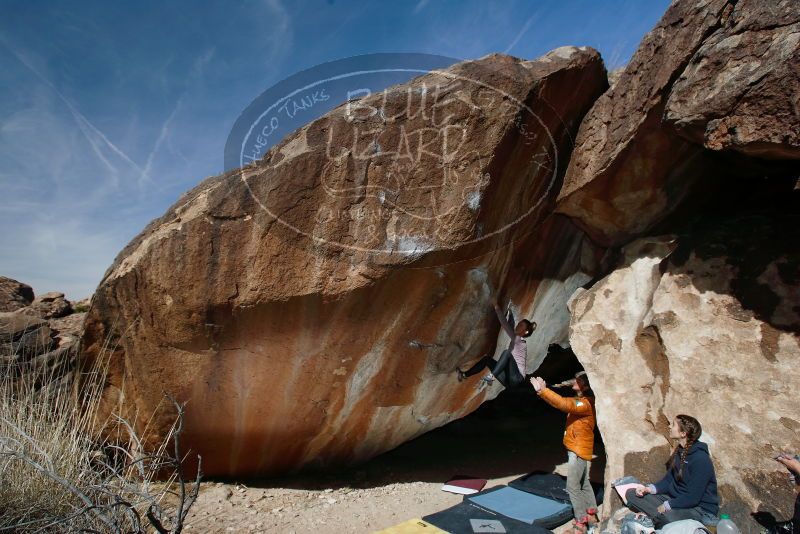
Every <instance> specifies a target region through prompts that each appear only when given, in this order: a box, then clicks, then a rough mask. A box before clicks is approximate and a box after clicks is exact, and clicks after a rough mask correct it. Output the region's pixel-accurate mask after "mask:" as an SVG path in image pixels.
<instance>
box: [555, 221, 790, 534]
mask: <svg viewBox="0 0 800 534" xmlns="http://www.w3.org/2000/svg"><path fill="white" fill-rule="evenodd" d="M570 309H571V311H572V323H571V325H570V341H571V344H572V348H573V350H574V351H575V353H576V355H577V356H578V358H579V360H580V361H581V363H582V364H583V365H584V366H585V368H586V370H587V373H588V374H589V376H590V378H591V381H592V385H593V388H594V390H595V392H596V394H597V416H598V427H599V430H600V432H601V433H602V436H603V441H604V444H605V450H606V452H607V455H608V459H607V464H606V465H607V468H606V476H605V478H606V480H613V479H615V478H618V477H620V476H623V475H637V476H639V477H641V478H642V479H644V480H649V481H654V480H657V479H658V478H660V477H661V476H662V475H663V473H664V461H665V460H666V457H667V454H668V452H669V449H670V443H669V440H668V439H667V438H668V434H669V432H668V425H669V422H670V421H671V420H672V418H674V417H675V416H676V415H677V414H680V413H686V414H689V415H692V416H694V417H696V418H697V419H698V420H699V421H700V423H701V424H702V426H703V429H704V436H703V440H704V441H706V442H707V443H709V446H710V449H711V453H712V458H713V461H714V464H715V467H716V470H717V478H718V485H719V491H720V494H721V497H722V512H728V513H730V514H731V515H732V517H733V518H734V520H735V521H736V523H737V524H738V525H739V526H740V527H742V528H743V531H745V532H758V531H759V527H758V525H756V523H755V522H754V521H753V519H752V517H750V513H752V512H756V511H761V512H765V513H770V514H772V515H773V516H774V517H777V518H779V519H786V518H788V517H791V515H792V502H793V499H794V493H793V491H792V486H791V484H790V483H789V481H788V477H787V472H786V470H785V469H784V468H782V467H781V466H780V465H778V464H777V463H776V462H775V461H774V460H773V459H772V457H773V456H774V455H775V454H777V453H779V452H781V451H798V450H800V437H798V430H800V418H799V417H798V414H800V399H798V397H797V395H795V392H794V384H795V383H796V382H797V380H798V377H799V376H800V374H799V373H798V368H800V231H799V230H798V226H797V224H796V223H795V222H794V218H793V217H784V216H780V215H777V216H773V217H767V216H764V215H753V216H744V215H742V216H739V217H737V218H735V219H730V220H723V221H719V222H717V223H707V224H706V225H705V226H704V227H702V228H698V229H696V230H695V231H694V232H692V233H691V234H687V235H683V236H680V237H679V236H674V235H673V236H664V237H658V238H643V239H639V240H637V241H634V242H633V243H631V244H630V245H628V246H626V247H625V249H624V255H623V260H622V262H621V264H620V266H619V267H618V268H617V269H615V270H614V271H613V272H612V273H611V274H610V275H608V276H607V277H605V278H603V279H602V280H601V281H599V282H598V283H596V284H595V285H593V286H592V287H591V289H588V290H578V291H577V292H576V294H575V296H574V297H573V299H572V300H571V302H570ZM611 492H612V490H611V489H610V488H608V489H607V491H606V493H607V495H606V497H607V500H606V502H608V503H612V502H613V501H612V500H611V499H610V498H611ZM617 502H618V501H617ZM610 511H611V508H607V509H606V514H608V513H609V512H610Z"/></svg>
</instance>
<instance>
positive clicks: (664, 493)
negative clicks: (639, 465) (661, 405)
mask: <svg viewBox="0 0 800 534" xmlns="http://www.w3.org/2000/svg"><path fill="white" fill-rule="evenodd" d="M702 432H703V429H702V427H701V426H700V423H699V422H698V421H697V419H695V418H694V417H691V416H688V415H678V416H677V417H675V419H674V420H673V421H672V425H670V433H669V437H670V438H671V439H673V440H676V442H677V444H676V447H675V448H674V449H673V451H672V455H671V456H670V457H669V460H667V473H666V474H665V475H664V478H662V479H661V480H659V481H658V482H656V483H655V484H650V485H645V487H643V488H639V489H630V490H628V492H627V493H626V494H625V497H626V499H627V500H628V508H630V509H631V510H633V511H634V512H644V513H645V514H647V515H648V516H650V517H651V518H652V519H653V522H654V523H655V526H656V528H657V529H660V528H661V527H663V526H664V525H666V524H667V523H671V522H673V521H679V520H681V519H695V520H697V521H700V522H701V523H703V524H704V525H715V524H716V523H717V513H718V512H719V496H718V495H717V477H716V475H715V473H714V464H712V463H711V457H710V456H709V454H708V446H707V445H706V444H705V443H703V442H700V441H697V439H698V438H699V437H700V434H701V433H702Z"/></svg>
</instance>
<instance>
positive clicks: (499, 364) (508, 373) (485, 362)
mask: <svg viewBox="0 0 800 534" xmlns="http://www.w3.org/2000/svg"><path fill="white" fill-rule="evenodd" d="M483 369H489V370H490V371H491V372H492V374H493V375H494V377H495V378H497V380H498V381H499V382H500V383H501V384H503V386H505V387H506V388H513V387H516V386H519V385H520V384H522V383H523V382H525V377H524V376H522V373H520V372H519V367H518V366H517V362H516V361H514V357H513V356H512V355H511V351H510V350H507V349H506V350H504V351H503V353H502V354H501V355H500V359H499V360H497V361H495V360H494V358H492V357H491V356H484V357H483V358H481V359H480V360H478V363H476V364H475V365H473V366H472V367H470V368H469V369H467V370H466V371H464V376H472V375H475V374H478V373H480V372H481V371H482V370H483Z"/></svg>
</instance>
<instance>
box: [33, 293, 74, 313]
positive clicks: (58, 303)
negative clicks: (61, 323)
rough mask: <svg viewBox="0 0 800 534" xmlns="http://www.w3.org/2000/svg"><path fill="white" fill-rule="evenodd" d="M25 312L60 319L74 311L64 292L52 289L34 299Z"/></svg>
mask: <svg viewBox="0 0 800 534" xmlns="http://www.w3.org/2000/svg"><path fill="white" fill-rule="evenodd" d="M25 312H26V313H30V314H32V315H36V316H39V317H41V318H42V319H58V318H60V317H66V316H67V315H69V314H71V313H72V304H71V303H70V301H68V300H67V299H66V298H64V293H59V292H57V291H51V292H49V293H45V294H44V295H39V296H38V297H36V298H35V299H33V302H32V303H31V304H30V306H28V307H27V308H25Z"/></svg>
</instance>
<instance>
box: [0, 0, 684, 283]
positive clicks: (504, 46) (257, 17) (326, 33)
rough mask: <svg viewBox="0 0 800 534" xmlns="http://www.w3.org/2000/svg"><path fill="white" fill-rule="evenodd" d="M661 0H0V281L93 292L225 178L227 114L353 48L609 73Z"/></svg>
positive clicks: (662, 5)
mask: <svg viewBox="0 0 800 534" xmlns="http://www.w3.org/2000/svg"><path fill="white" fill-rule="evenodd" d="M668 4H669V2H668V1H666V0H646V1H644V0H607V1H599V0H595V1H589V0H576V1H572V0H560V1H558V0H529V1H508V2H491V1H477V0H476V1H469V0H465V1H448V0H416V1H407V2H406V1H402V0H395V1H391V2H389V1H387V2H364V1H358V2H356V1H342V0H327V1H325V0H298V1H292V2H290V1H288V0H246V1H242V2H235V1H228V2H223V1H218V2H196V1H195V2H189V1H163V0H161V1H137V2H133V1H130V2H122V1H114V2H108V1H106V0H102V1H100V0H98V1H76V2H55V1H39V0H22V1H9V0H0V228H2V232H0V251H2V252H0V275H4V276H9V277H11V278H15V279H17V280H20V281H22V282H25V283H27V284H29V285H31V286H33V288H34V291H35V292H36V293H37V294H38V293H43V292H45V291H63V292H65V293H66V294H67V297H68V298H71V299H78V298H83V297H86V296H88V295H90V294H91V293H92V292H93V291H94V288H95V287H96V285H97V283H98V282H99V281H100V279H101V277H102V275H103V273H104V272H105V270H106V269H107V268H108V267H109V266H110V265H111V263H112V261H113V259H114V257H115V256H116V254H117V253H118V252H119V251H120V250H121V249H122V248H123V247H124V246H125V245H126V244H127V243H128V241H130V239H131V238H133V237H134V236H135V235H136V234H138V233H139V232H140V231H141V230H142V228H144V226H145V225H146V224H147V223H148V222H149V221H150V220H151V219H153V218H155V217H157V216H159V215H161V214H162V213H163V212H164V211H165V210H166V208H167V207H169V206H170V205H171V204H172V203H173V202H174V201H175V200H176V199H177V198H178V196H179V195H180V194H181V193H182V192H184V191H186V190H187V189H189V188H191V187H193V186H194V185H196V184H197V183H198V182H200V181H201V180H202V179H203V178H205V177H208V176H212V175H215V174H218V173H219V172H221V171H222V168H223V151H224V146H225V141H226V138H227V136H228V133H229V131H230V129H231V127H232V126H233V124H234V122H235V120H236V118H237V117H238V116H239V114H240V113H241V112H242V110H244V109H245V108H246V107H247V105H248V104H249V103H250V102H251V101H252V100H253V99H254V98H256V97H257V96H258V95H259V94H260V93H262V92H263V91H264V90H265V89H267V88H268V87H270V86H271V85H273V84H275V83H277V82H279V81H280V80H282V79H284V78H286V77H288V76H290V75H292V74H294V73H296V72H297V71H299V70H302V69H307V68H310V67H313V66H314V65H317V64H320V63H323V62H326V61H332V60H336V59H340V58H345V57H349V56H353V55H357V54H368V53H374V52H423V53H429V54H439V55H443V56H448V57H453V58H459V59H471V58H477V57H481V56H484V55H486V54H489V53H492V52H505V53H508V54H511V55H514V56H517V57H522V58H535V57H537V56H539V55H541V54H543V53H545V52H547V51H548V50H551V49H553V48H556V47H558V46H563V45H588V46H592V47H595V48H597V49H598V50H599V51H600V52H601V54H602V55H603V58H604V60H605V62H606V65H607V67H608V68H609V69H613V68H616V67H619V66H622V65H624V64H625V63H626V62H627V61H628V60H629V59H630V56H631V55H632V54H633V52H634V51H635V49H636V47H637V45H638V43H639V41H640V40H641V38H642V37H643V36H644V34H645V33H646V32H647V31H649V30H650V29H651V28H652V27H653V26H654V25H655V23H656V22H657V21H658V19H659V18H660V17H661V15H662V14H663V12H664V11H665V10H666V8H667V6H668Z"/></svg>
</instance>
